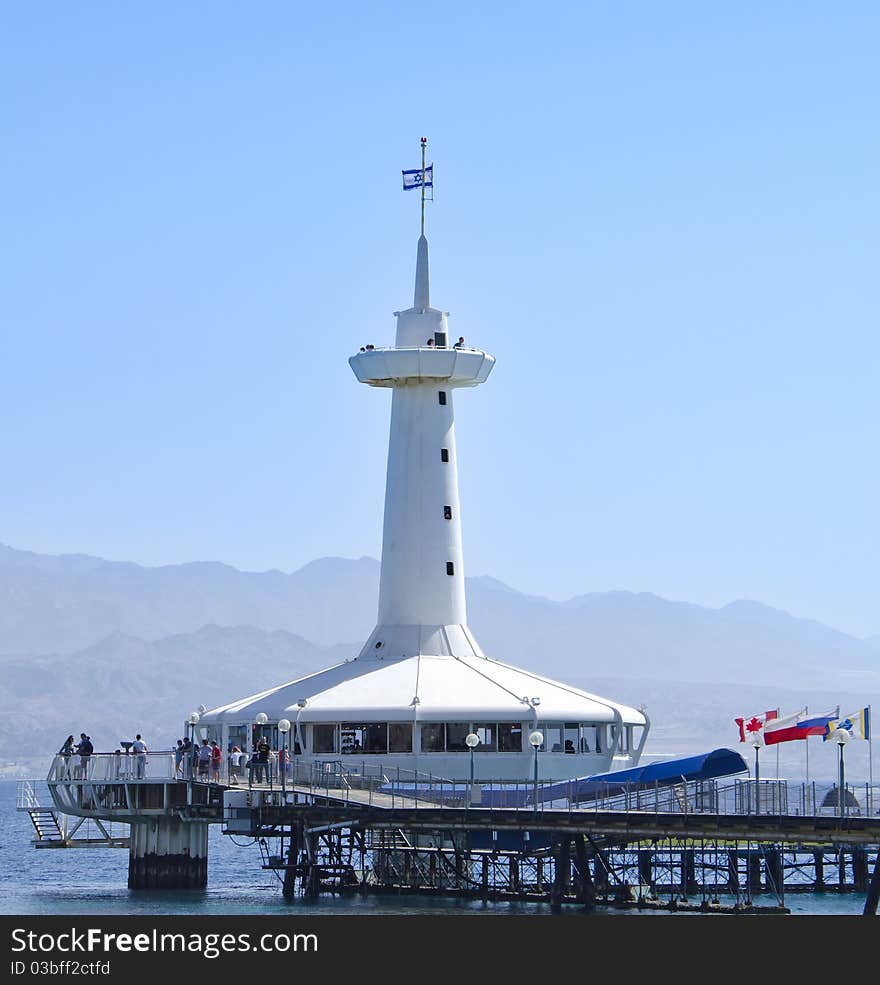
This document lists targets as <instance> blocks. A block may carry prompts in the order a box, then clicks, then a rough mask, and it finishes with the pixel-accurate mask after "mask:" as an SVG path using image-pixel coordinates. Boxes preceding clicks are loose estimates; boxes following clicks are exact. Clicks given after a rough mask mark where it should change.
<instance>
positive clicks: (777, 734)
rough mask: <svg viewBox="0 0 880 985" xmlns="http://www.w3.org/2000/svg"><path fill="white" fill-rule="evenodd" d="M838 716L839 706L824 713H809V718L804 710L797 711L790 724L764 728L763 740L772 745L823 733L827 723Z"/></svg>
mask: <svg viewBox="0 0 880 985" xmlns="http://www.w3.org/2000/svg"><path fill="white" fill-rule="evenodd" d="M839 716H840V709H839V708H837V709H835V711H829V712H828V714H826V715H810V717H809V718H808V717H807V713H806V711H803V712H798V714H797V716H796V719H797V720H796V721H794V722H792V723H791V724H788V725H785V726H784V727H782V728H778V727H777V728H765V729H764V742H765V743H766V744H767V745H768V746H772V745H775V744H776V743H777V742H791V741H792V740H793V739H808V738H809V737H810V736H811V735H825V730H826V729H827V727H828V723H829V722H834V721H836V720H837V718H838V717H839ZM781 721H788V720H787V719H783V720H781Z"/></svg>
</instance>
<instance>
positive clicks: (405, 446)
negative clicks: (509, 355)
mask: <svg viewBox="0 0 880 985" xmlns="http://www.w3.org/2000/svg"><path fill="white" fill-rule="evenodd" d="M424 146H425V145H424V142H423V144H422V154H423V169H424ZM422 195H423V196H424V184H422ZM395 315H396V318H397V332H396V339H395V345H394V348H390V349H370V350H367V351H365V352H361V353H358V354H357V355H355V356H352V357H351V359H349V363H350V364H351V368H352V369H353V370H354V373H355V376H357V378H358V379H359V380H360V381H361V383H368V384H369V385H370V386H376V387H390V388H391V389H392V390H393V395H392V402H391V434H390V437H389V441H388V474H387V479H386V485H385V520H384V527H383V535H382V573H381V578H380V585H379V616H378V625H377V626H376V629H375V630H374V631H373V633H372V635H371V636H370V638H369V640H368V641H367V643H366V644H365V646H364V649H363V651H362V652H361V655H362V656H367V655H368V654H369V655H375V651H377V650H381V651H383V655H388V656H393V657H400V656H409V655H413V654H418V653H422V654H438V655H445V656H460V657H474V656H482V655H483V654H482V653H481V651H480V648H479V646H478V645H477V643H476V641H475V640H474V638H473V635H472V634H471V632H470V631H469V630H468V626H467V607H466V603H465V589H464V566H463V562H462V549H461V512H460V506H459V495H458V460H457V456H456V450H455V419H454V411H453V406H454V402H453V394H454V391H455V390H456V389H458V388H460V387H474V386H478V385H479V384H480V383H482V382H484V380H485V379H486V378H487V377H488V375H489V373H490V372H491V371H492V367H493V366H494V365H495V360H494V358H493V357H492V356H490V355H489V354H488V353H486V352H482V351H479V350H476V349H467V348H454V347H450V346H449V345H448V335H447V325H446V316H447V313H446V312H444V311H441V310H440V309H439V308H432V307H431V293H430V284H429V276H428V241H427V239H426V238H425V232H424V205H423V211H422V234H421V236H420V237H419V243H418V254H417V259H416V278H415V291H414V292H413V305H412V307H411V308H407V309H406V310H405V311H398V312H395Z"/></svg>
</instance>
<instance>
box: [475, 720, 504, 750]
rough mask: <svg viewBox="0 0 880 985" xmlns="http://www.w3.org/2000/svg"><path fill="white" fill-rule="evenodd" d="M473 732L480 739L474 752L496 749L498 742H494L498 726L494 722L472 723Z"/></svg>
mask: <svg viewBox="0 0 880 985" xmlns="http://www.w3.org/2000/svg"><path fill="white" fill-rule="evenodd" d="M474 732H475V733H476V735H477V738H478V739H479V740H480V744H479V745H478V746H477V748H476V752H497V751H498V743H497V742H496V735H497V733H498V726H497V725H496V724H495V723H494V722H487V723H483V722H477V723H476V724H475V725H474Z"/></svg>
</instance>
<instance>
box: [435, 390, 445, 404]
mask: <svg viewBox="0 0 880 985" xmlns="http://www.w3.org/2000/svg"><path fill="white" fill-rule="evenodd" d="M437 396H438V397H439V398H440V406H441V407H445V406H446V391H445V390H440V391H439V392H438V394H437Z"/></svg>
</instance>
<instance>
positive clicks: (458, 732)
mask: <svg viewBox="0 0 880 985" xmlns="http://www.w3.org/2000/svg"><path fill="white" fill-rule="evenodd" d="M470 730H471V723H470V722H447V723H446V751H447V752H467V751H468V747H467V743H466V742H465V741H464V740H465V738H466V737H467V734H468V732H470Z"/></svg>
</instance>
